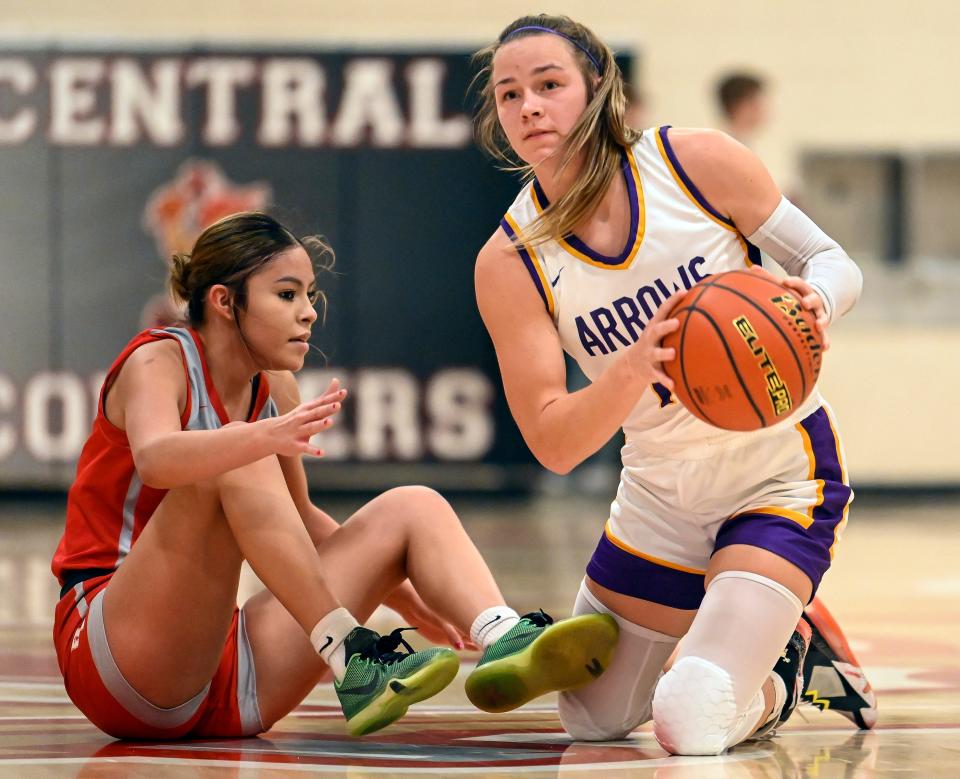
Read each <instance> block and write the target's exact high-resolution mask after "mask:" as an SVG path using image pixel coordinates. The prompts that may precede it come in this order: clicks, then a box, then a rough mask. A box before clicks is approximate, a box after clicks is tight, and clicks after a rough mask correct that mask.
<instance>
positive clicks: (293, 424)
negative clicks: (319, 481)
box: [270, 379, 347, 457]
mask: <svg viewBox="0 0 960 779" xmlns="http://www.w3.org/2000/svg"><path fill="white" fill-rule="evenodd" d="M346 396H347V391H346V390H345V389H343V388H341V387H340V381H339V380H338V379H333V380H332V381H331V382H330V384H329V386H328V387H327V389H326V390H325V391H324V393H323V394H322V395H321V396H320V397H317V398H314V399H313V400H308V401H306V402H305V403H301V404H300V405H299V406H297V407H296V408H295V409H293V410H292V411H290V412H288V413H286V414H283V415H282V416H279V417H274V418H273V419H271V420H270V422H271V423H272V426H271V428H270V435H271V437H272V439H273V450H274V451H275V452H276V453H277V454H280V455H285V456H288V457H291V456H293V455H298V454H309V455H313V456H314V457H323V449H319V448H317V447H316V446H313V445H312V444H311V443H310V439H311V438H312V437H313V436H315V435H316V434H317V433H322V432H323V431H324V430H327V429H329V428H330V426H331V425H332V424H333V418H334V416H336V414H337V413H338V412H339V411H340V408H341V406H342V403H343V399H344V398H345V397H346Z"/></svg>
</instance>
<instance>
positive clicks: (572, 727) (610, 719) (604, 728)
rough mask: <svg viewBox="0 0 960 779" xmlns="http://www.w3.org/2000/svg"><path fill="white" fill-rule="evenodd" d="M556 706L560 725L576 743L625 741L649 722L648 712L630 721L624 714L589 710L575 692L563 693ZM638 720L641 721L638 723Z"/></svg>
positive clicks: (613, 711) (616, 711) (600, 709)
mask: <svg viewBox="0 0 960 779" xmlns="http://www.w3.org/2000/svg"><path fill="white" fill-rule="evenodd" d="M557 706H558V709H559V713H560V724H561V725H563V729H564V730H565V731H567V733H568V734H569V736H570V738H572V739H573V740H574V741H619V740H620V739H623V738H626V737H627V736H628V735H629V734H630V732H631V731H632V730H633V729H634V728H635V727H636V726H637V725H638V724H640V722H645V721H646V720H647V719H649V711H648V712H647V713H645V714H641V715H640V716H639V717H637V718H634V719H632V720H631V721H629V722H624V720H623V717H621V716H619V715H620V714H622V712H621V711H620V710H619V709H616V710H612V711H611V710H609V709H608V710H604V709H602V708H598V707H588V706H587V705H586V702H585V701H584V700H582V699H581V697H580V696H578V695H577V693H576V691H573V692H562V693H560V697H559V700H558V701H557ZM636 720H639V721H636Z"/></svg>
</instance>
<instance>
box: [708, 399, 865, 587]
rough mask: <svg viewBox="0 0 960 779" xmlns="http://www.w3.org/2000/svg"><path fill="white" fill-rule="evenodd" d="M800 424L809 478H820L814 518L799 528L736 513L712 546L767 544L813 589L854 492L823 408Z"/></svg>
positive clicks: (782, 520)
mask: <svg viewBox="0 0 960 779" xmlns="http://www.w3.org/2000/svg"><path fill="white" fill-rule="evenodd" d="M800 425H801V426H802V427H803V429H804V430H805V431H806V433H807V435H808V436H809V437H810V445H811V448H812V449H813V461H814V468H813V478H814V479H817V480H821V481H822V482H823V502H822V503H821V504H820V505H819V506H816V507H814V509H813V523H812V524H811V525H810V527H808V528H804V527H803V526H802V525H800V524H799V523H798V522H796V521H794V520H792V519H789V518H787V517H778V516H773V515H771V514H749V513H748V514H741V515H740V516H738V517H735V518H734V519H731V520H729V521H727V522H725V523H724V524H723V526H722V527H721V528H720V532H719V533H718V534H717V541H716V544H715V545H714V552H716V550H718V549H722V548H723V547H725V546H730V545H731V544H746V545H747V546H756V547H759V548H761V549H766V550H768V551H770V552H773V553H774V554H776V555H779V556H780V557H782V558H783V559H784V560H789V561H790V562H791V563H793V564H794V565H796V566H797V567H798V568H799V569H800V570H801V571H803V572H804V573H805V574H806V575H807V576H808V577H809V578H810V581H811V582H812V583H813V592H814V594H816V591H817V587H818V586H819V585H820V580H821V579H822V578H823V575H824V574H825V573H826V572H827V569H828V568H829V567H830V560H831V558H830V548H831V547H832V546H833V544H834V541H835V540H836V532H837V525H839V524H840V523H841V522H842V521H843V512H844V510H845V509H846V506H847V504H848V503H849V502H850V498H851V496H852V494H853V492H852V490H851V489H850V487H849V486H848V485H846V484H844V482H843V468H842V467H841V465H840V452H839V448H838V445H837V439H836V437H835V436H834V434H833V429H832V427H831V426H830V418H829V417H828V416H827V412H826V409H824V408H819V409H817V410H816V411H814V412H813V413H812V414H811V415H810V416H808V417H807V418H806V419H804V420H803V421H802V422H801V423H800Z"/></svg>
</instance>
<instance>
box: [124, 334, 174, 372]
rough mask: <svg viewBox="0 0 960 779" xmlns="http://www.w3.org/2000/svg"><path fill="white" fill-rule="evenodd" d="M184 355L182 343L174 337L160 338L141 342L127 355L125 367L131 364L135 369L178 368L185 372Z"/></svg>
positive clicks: (162, 369) (161, 369) (163, 369)
mask: <svg viewBox="0 0 960 779" xmlns="http://www.w3.org/2000/svg"><path fill="white" fill-rule="evenodd" d="M182 365H183V356H182V354H181V351H180V345H179V344H178V343H177V341H176V340H175V339H173V338H158V339H156V340H154V341H147V342H146V343H144V344H141V345H140V346H138V347H137V348H136V349H134V350H133V352H131V353H130V356H129V357H127V360H126V363H125V367H127V366H131V367H133V368H134V370H151V371H153V370H160V371H166V370H171V369H174V368H175V369H177V370H178V371H179V372H180V373H183V367H182Z"/></svg>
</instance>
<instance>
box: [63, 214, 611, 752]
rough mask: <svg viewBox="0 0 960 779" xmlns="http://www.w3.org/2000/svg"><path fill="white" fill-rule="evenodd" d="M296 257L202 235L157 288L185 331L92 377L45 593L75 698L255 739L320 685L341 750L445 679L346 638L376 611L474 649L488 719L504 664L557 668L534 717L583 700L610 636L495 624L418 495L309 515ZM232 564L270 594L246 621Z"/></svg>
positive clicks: (490, 602) (271, 244)
mask: <svg viewBox="0 0 960 779" xmlns="http://www.w3.org/2000/svg"><path fill="white" fill-rule="evenodd" d="M310 245H311V242H310V241H307V240H304V241H301V240H298V239H297V238H296V237H294V236H293V235H292V234H291V233H290V232H289V231H288V230H287V229H286V228H284V227H283V226H282V225H280V224H279V223H278V222H276V221H275V220H274V219H273V218H271V217H269V216H267V215H265V214H259V213H246V214H236V215H234V216H230V217H227V218H225V219H223V220H221V221H219V222H217V223H216V224H214V225H212V226H211V227H209V228H207V229H206V230H205V231H204V232H203V234H202V235H201V236H200V237H199V238H198V240H197V242H196V246H195V248H194V250H193V253H192V255H191V256H182V257H176V258H175V262H174V266H173V270H172V274H171V282H172V287H173V290H174V292H175V293H176V294H177V295H178V296H179V297H180V298H181V299H182V300H183V301H184V302H186V303H187V304H188V311H189V319H190V324H191V326H190V327H184V328H178V327H171V328H166V329H162V330H159V329H155V330H147V331H144V332H143V333H141V334H140V335H138V336H137V337H136V338H134V339H133V340H132V341H131V342H130V344H128V346H127V347H126V348H125V349H124V350H123V351H122V353H121V354H120V356H119V357H118V358H117V360H116V362H115V363H114V364H113V366H112V367H111V369H110V371H109V372H108V374H107V376H106V379H105V381H104V385H103V390H102V392H101V396H100V401H99V405H98V411H97V417H96V420H95V422H94V426H93V432H92V434H91V436H90V438H89V439H88V441H87V443H86V445H85V447H84V449H83V452H82V454H81V457H80V461H79V464H78V469H77V478H76V481H75V482H74V484H73V486H72V488H71V490H70V493H69V497H68V505H67V523H66V530H65V533H64V535H63V538H62V540H61V542H60V545H59V548H58V549H57V552H56V556H55V557H54V560H53V571H54V573H55V575H56V576H57V578H58V580H59V581H60V584H61V586H62V590H61V599H60V602H59V604H58V605H57V610H56V622H55V629H54V638H55V643H56V649H57V657H58V661H59V664H60V668H61V671H62V672H63V676H64V682H65V685H66V689H67V692H68V693H69V695H70V697H71V699H72V700H73V701H74V703H75V704H76V705H77V706H78V707H79V708H80V710H81V711H83V713H84V714H86V715H87V717H89V719H90V720H91V721H92V722H93V723H94V724H96V725H97V726H98V727H100V728H101V729H103V730H104V731H106V732H107V733H110V734H111V735H114V736H118V737H128V738H138V739H142V738H162V739H170V738H179V737H201V736H206V737H224V736H245V735H251V734H254V733H258V732H260V731H262V730H264V729H266V728H269V727H270V726H271V725H272V724H273V723H274V722H275V721H276V720H277V719H279V718H280V717H282V716H284V715H285V714H286V713H287V712H289V711H290V710H291V709H292V708H293V707H294V706H295V705H296V704H297V703H299V702H300V701H301V700H302V699H303V697H304V696H305V695H306V694H307V693H308V692H309V691H310V689H311V688H312V687H313V686H314V685H315V684H316V683H317V681H318V679H319V678H320V676H321V675H322V674H323V672H324V670H325V668H326V667H327V666H329V668H330V669H331V670H332V671H333V674H334V676H335V678H336V681H335V688H336V690H337V694H338V696H339V698H340V701H341V704H342V705H343V709H344V714H345V716H346V718H347V728H348V731H349V732H350V733H351V734H353V735H360V734H363V733H368V732H371V731H373V730H376V729H377V728H380V727H383V726H384V725H387V724H389V723H390V722H392V721H393V720H395V719H397V718H398V717H400V716H402V715H403V713H404V712H405V711H406V709H407V706H409V705H410V704H411V703H415V702H417V701H419V700H422V699H424V698H426V697H428V696H430V695H433V694H435V693H436V692H438V691H439V690H440V689H442V688H443V687H444V686H445V685H446V684H448V683H449V682H450V681H451V680H452V679H453V677H454V676H455V675H456V672H457V668H458V667H459V661H458V658H457V656H456V655H455V654H454V653H453V652H452V651H451V650H449V649H439V648H435V649H429V650H427V651H423V652H413V651H412V650H411V649H410V647H409V646H408V645H406V643H405V642H404V641H403V640H402V638H401V637H400V634H399V631H394V633H393V634H391V635H390V636H387V637H380V636H378V635H377V634H376V633H374V632H373V631H370V630H367V629H365V628H362V627H360V626H359V625H358V622H359V621H363V620H364V619H366V618H367V616H368V615H369V614H370V613H371V611H372V610H373V609H374V607H375V606H376V605H377V604H379V603H381V602H383V601H385V602H387V603H388V604H389V605H391V606H393V607H395V608H396V609H397V610H398V611H399V612H400V613H401V614H403V615H404V616H405V617H407V618H408V619H410V620H411V621H412V622H414V623H415V624H419V625H421V626H423V627H424V628H426V629H427V630H426V632H427V634H428V636H429V637H431V638H433V639H440V640H443V639H445V638H446V639H447V640H449V641H450V642H452V643H457V644H460V645H462V643H461V641H460V636H461V635H464V636H466V635H469V636H470V638H471V639H472V640H473V641H474V642H475V643H476V644H477V645H479V646H482V647H484V648H485V649H486V652H487V653H492V655H495V656H492V657H491V662H490V663H489V664H488V666H489V667H488V668H487V669H486V670H485V671H484V673H485V674H486V676H484V677H481V678H480V679H479V680H476V679H475V680H474V681H475V683H476V684H475V686H476V687H477V689H478V690H479V693H480V698H481V699H483V700H487V699H492V698H495V697H496V694H497V689H496V683H497V682H498V680H500V679H501V678H502V677H508V680H509V677H510V676H511V674H514V675H516V673H517V672H516V671H515V670H514V671H511V669H509V668H507V669H504V667H503V663H498V662H497V661H498V659H499V655H500V654H503V646H504V645H505V643H506V644H508V645H509V646H511V647H515V646H517V645H523V646H525V647H527V650H528V652H527V654H528V655H531V654H533V653H534V649H535V648H536V647H540V646H545V647H546V648H547V649H551V648H553V649H562V650H564V651H565V652H566V653H567V656H568V658H569V662H568V664H567V666H566V667H565V668H556V667H554V668H552V671H553V673H552V675H544V674H540V676H539V677H538V680H539V683H540V687H538V688H533V687H529V688H527V689H525V691H524V692H523V694H524V695H527V696H528V697H529V696H532V695H535V694H539V693H540V692H543V691H546V690H547V689H558V688H563V687H569V686H572V685H576V684H582V683H585V682H586V681H588V680H590V678H591V676H590V674H589V673H587V672H586V671H585V670H584V668H585V664H587V663H589V662H590V661H591V660H592V659H593V658H594V657H599V658H601V663H602V664H603V665H605V664H606V662H607V661H608V659H609V657H610V655H611V653H612V650H613V646H614V644H615V642H616V624H615V623H614V622H613V620H611V619H609V618H608V617H604V618H603V620H598V619H596V618H593V619H590V620H585V619H584V618H579V619H575V620H567V621H565V622H560V623H557V624H556V625H551V621H550V619H549V618H548V617H546V615H543V614H542V613H537V614H530V615H527V616H525V617H523V618H520V617H519V616H518V615H517V613H516V612H515V611H513V610H512V609H509V608H507V607H506V606H505V605H504V602H503V598H502V596H501V595H500V592H499V591H498V589H497V586H496V584H495V583H494V581H493V579H492V577H491V575H490V572H489V571H488V569H487V567H486V565H485V564H484V562H483V560H482V558H481V557H480V555H479V554H478V553H477V551H476V549H475V548H474V546H473V544H472V543H471V541H470V539H469V538H468V537H467V535H466V533H465V532H464V530H463V528H462V527H461V525H460V522H459V520H458V519H457V517H456V515H455V514H454V512H453V510H452V509H451V507H450V506H449V504H448V503H447V502H446V501H444V500H443V498H442V497H440V496H439V495H438V494H436V493H435V492H433V491H431V490H429V489H426V488H423V487H403V488H399V489H393V490H390V491H389V492H386V493H384V494H383V495H381V496H380V497H378V498H376V499H375V500H373V501H371V502H370V503H368V504H367V505H366V506H364V507H363V508H361V509H360V510H359V511H358V512H357V513H356V514H355V515H354V516H353V517H351V518H350V519H349V520H348V521H347V522H346V523H345V524H344V525H343V526H342V527H338V525H337V523H336V522H335V521H334V520H333V519H331V518H330V517H329V516H328V515H327V514H325V513H324V512H322V511H320V510H319V509H317V508H316V507H314V506H313V505H312V504H311V502H310V500H309V497H308V494H307V482H306V477H305V474H304V469H303V466H302V464H301V457H302V456H303V455H304V454H307V455H314V456H321V455H322V451H321V450H320V449H318V448H316V447H315V446H314V444H313V443H311V438H312V437H313V436H314V435H316V434H318V433H322V432H323V431H324V430H326V429H328V427H329V426H330V425H331V424H332V422H333V419H334V417H335V415H336V414H337V412H338V411H339V410H340V407H341V403H342V402H343V400H344V398H345V397H346V390H344V389H343V388H341V387H340V386H339V385H338V383H337V381H336V380H334V381H333V382H331V384H330V386H329V387H328V388H327V390H326V392H325V393H324V394H323V396H321V397H319V398H315V399H310V400H307V401H306V402H301V400H300V397H299V393H298V390H297V384H296V382H295V380H294V378H293V375H292V371H297V370H299V369H300V368H301V367H302V366H303V363H304V357H305V355H306V352H307V350H308V348H309V347H308V339H309V337H310V333H311V329H312V327H313V325H314V323H315V321H316V319H317V312H316V311H315V309H314V303H315V301H316V299H317V296H318V292H317V287H316V280H315V275H314V268H313V264H312V261H311V257H310V255H309V254H308V251H307V248H308V246H310ZM268 377H269V378H268ZM438 549H442V550H443V553H442V554H437V550H438ZM244 559H246V560H248V561H249V563H250V565H251V567H252V568H253V570H254V571H255V572H256V573H257V575H258V576H259V577H260V579H261V580H262V581H263V583H264V584H265V585H266V588H267V589H266V591H264V592H263V593H261V594H259V595H257V596H255V597H253V598H252V599H251V600H250V601H248V602H247V603H246V604H244V606H243V607H242V608H241V609H238V608H237V606H236V598H237V586H238V581H239V576H240V566H241V563H242V561H243V560H244ZM407 577H409V580H407ZM414 588H415V589H414ZM421 596H422V600H421ZM424 601H425V602H424ZM401 644H404V645H405V646H406V648H407V650H408V652H409V653H403V652H399V651H397V649H398V647H399V646H400V645H401ZM527 665H532V662H528V663H527ZM517 695H520V693H514V699H513V700H514V701H516V702H520V701H519V698H517V697H516V696H517Z"/></svg>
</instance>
